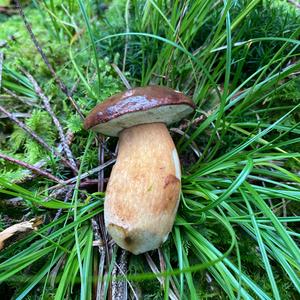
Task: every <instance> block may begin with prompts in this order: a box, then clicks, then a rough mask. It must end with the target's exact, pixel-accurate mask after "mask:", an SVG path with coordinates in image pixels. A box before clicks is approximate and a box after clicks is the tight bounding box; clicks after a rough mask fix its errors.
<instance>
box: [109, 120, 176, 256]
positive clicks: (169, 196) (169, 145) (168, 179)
mask: <svg viewBox="0 0 300 300" xmlns="http://www.w3.org/2000/svg"><path fill="white" fill-rule="evenodd" d="M180 179H181V173H180V163H179V159H178V154H177V151H176V148H175V145H174V143H173V140H172V138H171V136H170V134H169V132H168V129H167V128H166V126H165V124H163V123H152V124H143V125H138V126H133V127H131V128H128V129H125V130H123V131H122V132H121V134H120V140H119V152H118V157H117V161H116V164H115V165H114V167H113V170H112V172H111V175H110V179H109V182H108V186H107V191H106V197H105V204H104V218H105V225H106V227H107V228H108V232H109V233H110V235H111V236H112V238H113V239H114V240H115V242H116V243H117V244H118V245H119V246H121V247H122V248H124V249H126V250H128V251H130V252H132V253H134V254H139V253H143V252H146V251H149V250H152V249H156V248H158V247H159V246H160V245H161V244H162V243H163V242H164V241H165V240H166V239H167V237H168V234H169V232H170V231H171V229H172V226H173V223H174V219H175V215H176V211H177V207H178V201H179V194H180Z"/></svg>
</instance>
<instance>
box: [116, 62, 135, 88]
mask: <svg viewBox="0 0 300 300" xmlns="http://www.w3.org/2000/svg"><path fill="white" fill-rule="evenodd" d="M111 66H112V67H113V68H114V70H115V71H116V73H117V74H118V75H119V77H120V79H121V80H122V82H123V84H124V85H125V86H126V88H127V89H128V90H130V89H132V87H131V85H130V83H129V82H128V80H127V79H126V77H125V75H124V74H123V73H122V71H121V70H120V69H119V67H118V66H117V65H116V64H111Z"/></svg>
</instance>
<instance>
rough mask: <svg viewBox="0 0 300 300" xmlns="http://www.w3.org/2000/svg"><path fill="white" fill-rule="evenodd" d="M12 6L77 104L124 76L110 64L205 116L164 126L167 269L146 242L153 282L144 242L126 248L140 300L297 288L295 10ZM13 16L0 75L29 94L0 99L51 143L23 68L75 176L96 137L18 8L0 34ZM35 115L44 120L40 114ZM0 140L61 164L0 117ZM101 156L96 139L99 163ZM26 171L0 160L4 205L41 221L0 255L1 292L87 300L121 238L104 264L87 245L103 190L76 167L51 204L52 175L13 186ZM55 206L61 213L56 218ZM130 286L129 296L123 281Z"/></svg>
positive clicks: (276, 5)
mask: <svg viewBox="0 0 300 300" xmlns="http://www.w3.org/2000/svg"><path fill="white" fill-rule="evenodd" d="M25 14H26V16H27V17H28V19H29V20H30V21H31V22H32V26H33V31H34V32H35V33H36V35H37V38H38V40H40V41H41V42H42V47H43V48H44V49H45V50H46V54H47V55H48V56H49V57H50V61H51V63H52V64H53V66H54V67H55V70H56V72H57V73H58V75H59V76H60V77H61V78H62V80H63V81H64V83H65V84H66V85H67V86H68V87H69V88H71V87H72V86H73V84H74V83H75V82H76V81H77V80H78V86H77V89H76V91H75V93H74V95H73V98H74V99H75V101H76V103H77V104H78V105H79V107H80V109H81V110H82V112H83V114H87V113H88V111H89V110H90V109H91V108H92V107H93V106H94V105H95V104H96V103H97V102H99V101H103V100H104V99H105V98H107V97H108V96H110V95H112V94H114V93H116V92H117V91H120V90H124V89H125V87H124V86H122V83H121V80H120V78H119V77H118V74H117V73H116V72H115V71H114V69H113V68H112V66H111V63H115V64H116V65H117V66H118V67H119V69H120V70H123V73H124V74H125V76H126V77H127V79H128V81H129V82H130V84H131V85H132V86H143V85H148V84H159V85H165V86H169V87H172V88H175V89H179V90H181V91H183V92H185V93H186V94H187V95H189V96H191V97H192V98H193V100H194V102H195V104H196V106H197V108H196V111H195V113H194V115H191V116H190V117H189V119H190V120H192V121H193V120H195V119H196V118H198V117H200V116H203V120H202V121H201V122H200V123H199V124H198V123H192V124H191V125H190V126H189V127H188V128H187V129H186V130H185V135H179V134H176V133H174V132H173V133H172V135H173V139H174V141H175V142H176V145H177V149H178V152H179V156H180V159H181V161H182V172H183V176H182V193H181V201H180V207H179V210H178V214H177V218H176V222H175V226H174V228H173V230H172V233H171V234H170V236H169V239H168V241H167V242H166V243H165V244H164V245H163V246H162V247H161V252H162V257H163V261H164V263H165V269H162V270H161V269H160V259H159V256H158V252H157V251H152V252H151V253H150V255H151V258H152V259H153V261H154V263H155V264H156V265H157V266H158V267H157V268H158V270H159V272H160V275H161V278H163V280H164V286H163V287H162V286H160V285H159V284H158V280H157V275H155V274H154V273H153V272H152V271H151V268H150V266H149V264H148V263H147V260H146V258H145V256H144V255H140V256H137V257H136V256H129V259H128V263H129V265H128V274H127V280H129V282H130V284H131V286H132V287H133V289H134V291H135V293H138V294H140V295H141V296H140V297H141V298H142V299H168V298H169V297H170V296H171V297H172V295H173V294H174V293H175V295H177V296H178V298H179V299H210V298H212V299H297V298H298V295H299V293H300V288H299V287H300V276H299V274H300V267H299V266H300V249H299V237H300V235H299V222H300V211H299V199H300V189H299V186H300V177H299V175H300V174H299V170H300V151H299V150H300V139H299V132H300V93H299V87H300V81H299V78H298V76H299V71H300V63H299V54H300V51H299V48H300V43H299V34H300V30H299V28H300V27H299V25H300V15H299V11H297V10H296V9H295V8H294V7H293V6H292V5H290V4H288V3H287V2H286V1H258V0H247V1H246V0H245V1H230V0H229V1H204V0H196V1H161V0H158V1H154V0H149V1H138V0H132V1H123V0H115V1H113V2H112V3H108V9H107V10H105V11H103V10H101V9H99V3H98V2H97V1H91V2H90V3H89V4H88V5H87V3H85V1H72V0H70V1H63V2H62V1H42V2H34V3H33V4H32V5H31V6H30V7H28V8H26V10H25ZM41 16H42V17H41ZM12 26H13V27H14V28H18V30H22V32H23V33H22V35H21V37H20V39H21V40H18V38H17V40H16V41H13V40H12V41H9V45H8V46H6V47H5V48H4V49H3V50H2V49H0V51H4V52H5V60H4V65H3V76H2V77H3V81H2V87H0V88H8V89H10V90H12V91H13V92H14V93H16V94H17V95H19V96H20V97H21V99H23V100H24V102H25V103H26V101H27V103H28V102H30V103H33V104H34V105H28V104H25V105H24V104H23V103H20V102H18V100H16V99H13V98H11V97H8V95H7V94H6V93H5V92H4V90H3V89H2V90H1V95H0V105H3V106H5V107H6V108H7V109H9V110H10V111H11V112H26V113H30V114H31V116H30V117H28V118H27V119H26V120H24V121H25V123H26V124H27V125H28V126H29V127H30V128H32V129H33V130H36V131H37V132H38V133H39V134H40V135H41V136H43V138H45V139H48V140H47V141H48V142H49V143H50V144H51V145H55V144H57V143H58V141H59V138H58V134H57V132H56V130H55V128H54V127H51V119H50V118H48V117H47V116H46V115H45V114H46V113H45V112H44V111H42V108H41V100H40V99H39V98H38V97H37V95H36V94H35V92H34V89H33V87H32V85H31V84H30V82H29V81H28V80H27V78H26V77H25V76H24V75H23V74H22V73H21V71H20V69H19V68H18V66H23V67H25V68H26V69H27V70H29V71H30V73H31V74H33V75H34V77H35V78H37V79H38V81H39V84H40V85H41V86H42V88H43V90H44V92H45V93H46V95H47V96H48V97H49V98H50V99H51V104H52V105H53V107H54V110H55V112H56V114H57V116H58V118H59V120H60V121H61V123H62V124H63V127H64V129H65V130H67V129H69V130H71V132H72V133H73V135H74V137H73V141H72V144H71V148H72V151H73V153H74V155H75V156H76V157H77V158H78V159H79V161H80V171H79V172H80V174H83V173H85V172H87V171H89V170H91V169H92V168H94V167H96V166H97V165H98V153H97V149H96V144H95V139H94V136H93V135H89V133H87V132H86V131H84V130H83V128H82V121H81V119H80V117H79V116H78V114H77V113H76V112H75V110H74V109H73V108H72V106H71V105H70V103H69V100H68V99H67V97H66V96H65V95H64V94H63V93H62V92H60V91H59V89H58V87H57V86H56V85H55V82H54V79H53V78H52V76H51V75H50V74H49V72H48V71H47V68H46V67H45V65H44V64H43V62H42V60H41V59H40V57H39V55H38V54H37V53H36V52H35V50H34V47H33V45H32V42H31V41H30V39H29V36H28V34H27V33H26V31H25V29H24V27H23V24H22V22H21V21H20V19H19V17H17V16H15V17H11V18H6V19H5V20H3V23H2V24H1V23H0V32H1V35H0V37H1V39H6V38H7V36H8V35H9V34H10V31H11V28H12ZM2 29H4V30H2ZM5 34H6V36H5ZM21 42H22V43H25V46H24V47H23V48H22V43H21ZM27 45H28V47H27ZM29 45H30V46H29ZM23 54H24V55H23ZM41 118H43V119H44V120H45V121H46V122H47V124H48V125H45V128H40V127H39V123H40V120H41ZM177 125H178V124H174V125H173V126H174V127H177ZM39 130H40V131H39ZM47 130H48V131H47ZM46 132H47V133H46ZM0 137H3V138H2V140H0V149H1V150H0V151H1V152H3V153H6V154H9V155H11V156H14V157H16V158H18V159H21V160H24V161H27V162H28V163H31V164H34V163H36V162H38V161H40V160H41V159H44V160H45V161H46V164H45V167H47V169H48V170H49V171H51V173H52V174H53V175H55V176H57V177H59V178H61V179H68V178H71V177H72V176H73V175H72V174H71V173H70V172H69V171H68V170H67V169H66V168H65V167H64V166H63V165H62V164H61V163H60V162H59V160H57V159H56V158H55V157H54V156H53V154H51V153H47V152H45V150H44V149H41V146H40V145H37V144H36V142H34V141H32V139H31V138H29V137H28V136H26V135H25V134H24V132H22V130H20V129H19V128H16V126H13V124H12V123H11V122H10V121H9V120H8V119H0ZM115 146H116V141H115V139H110V140H108V141H107V148H108V150H110V151H114V149H115ZM29 154H30V155H29ZM111 158H112V155H111V152H109V151H106V152H105V161H108V160H110V159H111ZM109 173H110V169H109V168H107V169H105V177H109ZM27 175H28V174H27V173H26V171H25V170H22V169H21V168H19V167H16V166H14V165H12V164H10V163H7V162H5V161H3V160H1V161H0V176H1V178H0V200H1V201H2V200H3V201H6V200H8V199H10V198H13V197H19V198H21V199H22V203H23V206H21V207H20V208H15V209H17V210H21V213H22V214H23V215H26V219H30V218H32V217H34V216H43V218H44V224H43V225H42V226H41V227H40V228H39V230H38V231H36V232H33V233H32V234H31V235H29V236H27V237H26V238H24V239H23V240H20V241H17V242H16V243H15V244H13V245H11V246H10V247H8V248H6V249H5V250H3V251H1V252H0V282H1V286H0V291H1V292H2V291H3V292H5V293H6V294H9V295H10V296H11V297H12V298H14V299H32V298H39V299H40V298H42V299H65V298H68V297H69V298H70V299H73V298H74V299H75V298H76V299H77V298H81V299H91V298H92V295H93V294H94V291H95V289H94V287H95V280H97V279H98V280H103V283H104V288H103V292H104V294H105V295H106V296H107V297H108V294H109V289H110V287H109V284H108V282H109V280H110V279H112V278H113V275H112V271H113V266H114V263H115V262H116V261H118V259H119V258H118V257H119V254H120V250H119V249H114V251H113V252H112V253H111V255H110V256H111V257H110V258H108V257H106V261H105V272H106V273H105V272H104V271H103V270H102V271H101V270H100V269H98V266H99V262H100V261H101V256H100V255H99V253H98V248H97V247H93V246H92V242H93V240H96V238H95V236H93V227H92V225H91V224H92V222H91V220H92V218H94V217H96V216H98V215H99V214H101V213H102V212H103V199H104V194H103V193H98V192H97V189H96V188H95V187H94V188H91V189H84V188H81V187H80V180H77V181H76V182H74V183H75V184H74V185H73V187H72V193H71V194H70V196H69V198H67V200H66V202H64V197H65V196H66V195H65V193H62V194H60V195H58V196H56V197H55V196H53V194H52V191H51V187H53V185H54V183H53V182H50V181H49V180H47V179H44V178H41V177H37V178H34V179H33V180H30V181H27V182H25V183H22V180H26V176H27ZM90 178H92V179H96V178H97V174H93V175H91V176H90ZM58 209H62V214H61V215H60V217H58V219H54V217H55V215H56V212H57V210H58ZM18 213H20V212H18ZM4 215H6V216H7V217H10V218H11V219H12V220H13V222H17V220H14V219H13V216H12V215H9V213H8V210H7V212H6V210H4V212H2V213H1V218H3V220H2V219H1V220H0V221H1V227H5V218H4ZM2 225H3V226H2ZM161 259H162V258H161ZM104 274H105V277H102V276H103V275H104ZM117 279H118V280H119V279H120V280H124V278H123V277H122V276H121V278H120V277H118V278H117ZM129 295H130V298H131V299H135V298H134V293H133V292H132V289H131V288H129Z"/></svg>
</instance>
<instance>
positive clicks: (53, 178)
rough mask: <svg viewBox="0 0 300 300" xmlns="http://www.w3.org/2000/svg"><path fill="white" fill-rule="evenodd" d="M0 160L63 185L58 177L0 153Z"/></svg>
mask: <svg viewBox="0 0 300 300" xmlns="http://www.w3.org/2000/svg"><path fill="white" fill-rule="evenodd" d="M0 158H3V159H5V160H6V161H9V162H11V163H14V164H17V165H19V166H21V167H24V168H26V169H29V170H31V171H32V172H35V173H37V174H39V175H41V176H44V177H47V178H49V179H51V180H53V181H55V182H58V183H63V181H62V180H60V179H59V178H58V177H56V176H54V175H52V174H50V173H48V172H46V171H43V170H42V169H40V168H38V167H35V166H33V165H30V164H28V163H26V162H24V161H21V160H18V159H15V158H13V157H10V156H8V155H5V154H2V153H0Z"/></svg>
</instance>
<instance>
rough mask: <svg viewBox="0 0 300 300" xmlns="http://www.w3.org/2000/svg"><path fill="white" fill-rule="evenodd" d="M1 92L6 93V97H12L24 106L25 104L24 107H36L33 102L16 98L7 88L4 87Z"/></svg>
mask: <svg viewBox="0 0 300 300" xmlns="http://www.w3.org/2000/svg"><path fill="white" fill-rule="evenodd" d="M3 91H4V92H5V93H7V94H8V95H10V96H11V97H13V98H15V99H17V100H19V101H20V102H22V103H24V104H26V105H30V106H34V107H38V105H37V104H35V103H34V102H33V101H31V100H28V99H26V100H25V99H23V98H22V97H20V96H18V95H17V94H15V93H14V92H13V91H11V90H9V89H7V88H5V87H3Z"/></svg>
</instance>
